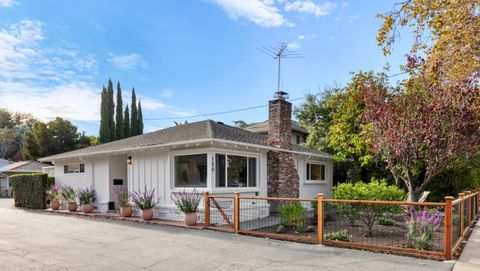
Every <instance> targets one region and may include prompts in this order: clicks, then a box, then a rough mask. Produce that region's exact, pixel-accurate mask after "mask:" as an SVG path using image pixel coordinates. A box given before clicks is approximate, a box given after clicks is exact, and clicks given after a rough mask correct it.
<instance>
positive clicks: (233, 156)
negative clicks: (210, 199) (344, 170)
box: [40, 96, 333, 219]
mask: <svg viewBox="0 0 480 271" xmlns="http://www.w3.org/2000/svg"><path fill="white" fill-rule="evenodd" d="M291 111H292V105H291V103H289V102H288V101H286V100H285V99H284V98H283V97H281V96H280V97H278V98H277V99H275V100H272V101H270V102H269V131H268V134H267V135H265V134H259V133H253V132H249V131H246V130H244V129H240V128H236V127H232V126H229V125H225V124H223V123H221V122H215V121H212V120H205V121H199V122H194V123H189V124H184V125H179V126H175V127H171V128H166V129H163V130H159V131H155V132H151V133H147V134H143V135H139V136H134V137H130V138H126V139H122V140H117V141H113V142H109V143H106V144H101V145H96V146H93V147H88V148H84V149H80V150H75V151H71V152H66V153H62V154H57V155H53V156H49V157H45V158H42V159H40V161H49V162H53V163H54V164H55V180H56V182H57V183H61V184H63V185H71V186H74V187H88V186H92V187H94V188H95V189H96V190H97V203H96V206H97V208H98V210H99V211H107V210H108V209H112V208H113V206H115V207H116V208H118V205H117V204H115V203H116V202H117V197H116V195H115V189H116V188H118V187H126V188H128V190H129V191H130V192H132V191H143V190H144V189H145V188H147V189H149V190H151V189H155V193H156V196H157V197H159V198H160V202H159V205H158V207H157V208H156V210H155V215H156V217H160V218H166V219H180V218H181V216H179V213H178V210H177V209H176V208H175V206H174V204H173V202H172V201H171V198H170V196H171V192H172V191H178V190H183V189H189V190H191V189H193V188H196V189H197V190H199V191H209V192H210V193H219V194H230V193H233V192H239V193H240V194H241V195H242V196H244V195H245V196H271V197H294V198H298V197H316V195H317V194H318V193H324V194H325V195H326V196H327V197H331V193H332V181H333V180H332V176H333V167H332V155H330V154H327V153H323V152H318V151H315V150H312V149H308V148H306V147H302V146H299V145H296V144H291V131H292V128H291V125H292V121H291V114H292V112H291Z"/></svg>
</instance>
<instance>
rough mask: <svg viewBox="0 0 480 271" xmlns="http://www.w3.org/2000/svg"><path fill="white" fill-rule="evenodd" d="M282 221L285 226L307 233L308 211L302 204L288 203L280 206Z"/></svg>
mask: <svg viewBox="0 0 480 271" xmlns="http://www.w3.org/2000/svg"><path fill="white" fill-rule="evenodd" d="M279 211H280V220H281V223H282V225H283V226H285V227H292V228H294V229H295V230H296V231H297V232H304V231H305V224H306V222H307V210H306V209H305V208H304V207H303V206H302V204H301V203H300V202H292V203H286V204H283V205H281V206H280V209H279Z"/></svg>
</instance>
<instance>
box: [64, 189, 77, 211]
mask: <svg viewBox="0 0 480 271" xmlns="http://www.w3.org/2000/svg"><path fill="white" fill-rule="evenodd" d="M60 197H61V198H62V200H65V201H67V202H68V211H69V212H75V211H77V207H78V206H77V202H76V194H75V189H73V187H71V186H68V185H67V186H64V187H63V188H62V190H61V192H60Z"/></svg>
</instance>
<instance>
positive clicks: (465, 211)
mask: <svg viewBox="0 0 480 271" xmlns="http://www.w3.org/2000/svg"><path fill="white" fill-rule="evenodd" d="M462 204H463V214H462V215H463V230H464V231H465V230H466V229H467V228H468V202H467V200H464V201H463V203H462Z"/></svg>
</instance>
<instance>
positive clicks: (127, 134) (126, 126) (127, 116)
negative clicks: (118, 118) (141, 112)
mask: <svg viewBox="0 0 480 271" xmlns="http://www.w3.org/2000/svg"><path fill="white" fill-rule="evenodd" d="M130 131H131V128H130V111H129V110H128V104H127V105H126V106H125V114H124V115H123V136H124V137H125V138H127V137H130Z"/></svg>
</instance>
